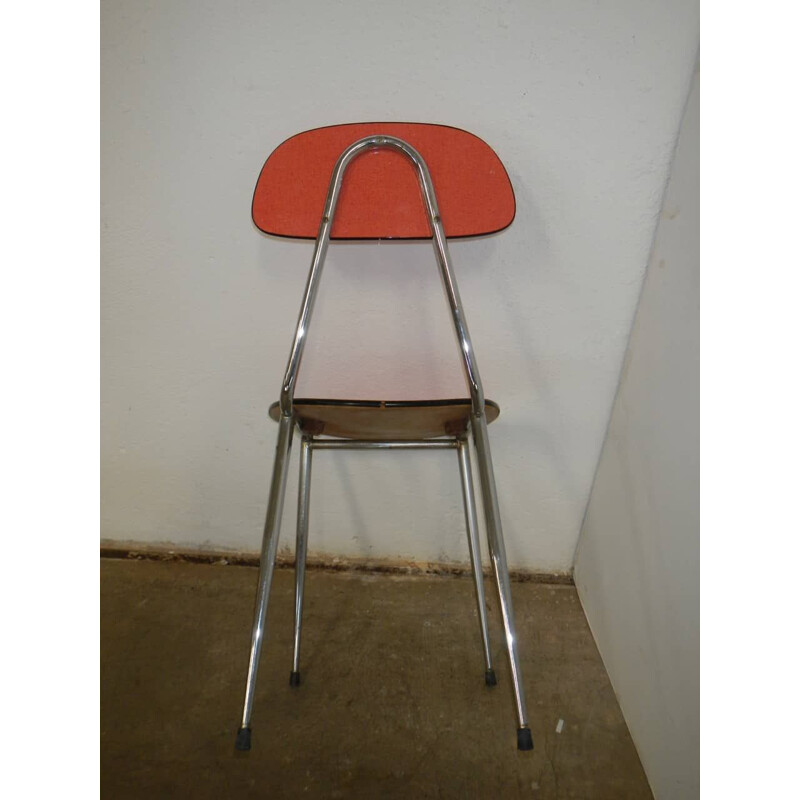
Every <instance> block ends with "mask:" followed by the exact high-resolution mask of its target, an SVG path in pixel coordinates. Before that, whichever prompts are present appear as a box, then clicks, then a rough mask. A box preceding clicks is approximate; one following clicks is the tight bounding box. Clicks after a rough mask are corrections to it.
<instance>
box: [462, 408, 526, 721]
mask: <svg viewBox="0 0 800 800" xmlns="http://www.w3.org/2000/svg"><path fill="white" fill-rule="evenodd" d="M471 427H472V436H473V439H474V441H475V450H476V451H477V453H478V471H479V473H480V476H481V492H482V495H483V513H484V515H485V517H486V533H487V538H488V540H489V554H490V555H491V558H492V564H493V566H494V574H495V577H496V578H497V593H498V595H499V596H500V611H501V613H502V615H503V629H504V631H505V635H506V647H507V649H508V661H509V664H510V666H511V680H512V682H513V684H514V700H515V702H516V707H517V719H518V720H519V727H520V728H524V727H527V725H528V712H527V711H526V709H525V692H524V691H523V689H522V670H521V669H520V666H519V652H518V649H517V635H516V627H515V625H514V609H513V606H512V604H511V581H510V580H509V577H508V563H507V562H506V548H505V544H504V543H503V529H502V526H501V525H500V507H499V505H498V502H497V489H496V488H495V484H494V470H493V469H492V454H491V452H490V451H489V436H488V432H487V430H486V419H485V417H478V416H476V415H473V417H472V426H471Z"/></svg>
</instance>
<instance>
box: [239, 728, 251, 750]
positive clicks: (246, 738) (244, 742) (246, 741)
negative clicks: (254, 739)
mask: <svg viewBox="0 0 800 800" xmlns="http://www.w3.org/2000/svg"><path fill="white" fill-rule="evenodd" d="M236 749H237V750H249V749H250V728H239V730H238V731H237V732H236Z"/></svg>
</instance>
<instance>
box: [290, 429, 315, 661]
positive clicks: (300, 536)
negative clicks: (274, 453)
mask: <svg viewBox="0 0 800 800" xmlns="http://www.w3.org/2000/svg"><path fill="white" fill-rule="evenodd" d="M310 494H311V439H310V438H309V437H308V436H304V437H303V439H302V443H301V445H300V480H299V484H298V488H297V541H296V545H295V557H294V569H295V586H294V658H293V659H292V672H294V673H298V672H300V628H301V626H302V624H303V589H304V587H305V580H306V554H307V553H308V510H309V498H310Z"/></svg>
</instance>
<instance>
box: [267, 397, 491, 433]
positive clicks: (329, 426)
mask: <svg viewBox="0 0 800 800" xmlns="http://www.w3.org/2000/svg"><path fill="white" fill-rule="evenodd" d="M293 407H294V414H295V418H296V419H297V423H298V425H299V426H300V429H301V430H302V431H303V433H307V434H309V435H312V436H335V437H338V438H342V439H370V440H375V441H380V440H391V439H435V438H436V437H439V436H459V435H461V434H463V433H464V432H465V431H466V430H467V426H468V425H469V419H470V412H471V409H472V406H471V402H470V400H469V399H468V398H464V399H455V400H402V401H391V400H325V399H319V398H303V399H295V400H294V404H293ZM280 414H281V411H280V404H279V403H273V405H272V406H270V409H269V415H270V417H272V419H274V420H276V421H277V420H279V419H280ZM485 414H486V422H487V423H490V422H494V420H496V419H497V417H498V416H499V414H500V407H499V406H498V405H497V403H494V402H492V401H491V400H486V402H485Z"/></svg>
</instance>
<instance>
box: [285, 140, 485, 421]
mask: <svg viewBox="0 0 800 800" xmlns="http://www.w3.org/2000/svg"><path fill="white" fill-rule="evenodd" d="M381 147H386V148H389V149H392V150H398V151H400V152H401V153H403V154H404V155H406V156H407V157H408V158H409V159H410V160H411V162H412V163H413V164H414V166H415V167H416V170H417V178H418V179H419V183H420V188H421V189H422V195H423V198H424V200H425V209H426V211H427V213H428V224H429V225H430V228H431V233H432V234H433V249H434V253H435V254H436V261H437V263H438V265H439V271H440V274H441V277H442V282H443V283H444V289H445V293H446V294H447V300H448V303H449V304H450V311H451V313H452V315H453V324H454V326H455V329H456V336H457V338H458V343H459V347H460V349H461V357H462V361H463V366H464V372H465V374H466V378H467V384H468V385H469V390H470V397H471V399H472V410H473V413H475V414H479V415H482V414H483V387H482V386H481V379H480V376H479V374H478V365H477V362H476V361H475V352H474V350H473V348H472V342H471V340H470V336H469V330H468V328H467V321H466V319H465V317H464V313H463V311H462V309H461V298H460V297H459V294H458V286H457V284H456V279H455V276H454V275H453V272H452V270H451V269H450V254H449V251H448V249H447V238H446V237H445V233H444V227H443V226H442V219H441V216H440V215H439V206H438V204H437V202H436V193H435V192H434V189H433V181H432V180H431V175H430V172H429V171H428V167H427V165H426V164H425V162H424V161H423V159H422V156H421V155H420V154H419V153H418V152H417V151H416V150H415V149H414V148H413V147H412V146H411V145H410V144H408V142H404V141H403V140H402V139H397V138H396V137H394V136H367V137H366V138H364V139H359V141H357V142H355V143H353V144H352V145H350V147H348V148H347V150H345V151H344V152H343V153H342V154H341V156H339V160H338V161H337V162H336V166H335V167H334V168H333V174H332V175H331V182H330V185H329V187H328V196H327V199H326V200H325V208H324V211H323V214H322V220H321V221H320V226H319V232H318V234H317V240H316V244H315V245H314V255H313V256H312V258H311V269H310V270H309V273H308V280H307V282H306V290H305V293H304V295H303V302H302V304H301V306H300V315H299V317H298V319H297V329H296V331H295V336H294V343H293V344H292V351H291V353H290V355H289V361H288V362H287V364H286V373H285V374H284V378H283V385H282V388H281V413H282V414H284V415H286V416H289V415H291V413H292V403H293V401H294V387H295V383H296V380H297V372H298V370H299V368H300V362H301V360H302V358H303V349H304V348H305V343H306V338H307V336H308V326H309V323H310V320H311V312H312V311H313V308H314V300H315V299H316V296H317V289H318V288H319V279H320V276H321V275H322V267H323V264H324V262H325V255H326V254H327V252H328V244H329V242H330V238H331V227H332V225H333V217H334V214H335V212H336V204H337V203H338V201H339V193H340V191H341V188H342V179H343V178H344V174H345V172H346V170H347V167H348V166H349V164H350V162H351V161H352V160H353V159H354V158H355V157H356V156H358V155H360V154H361V153H364V152H366V151H368V150H375V149H377V148H381Z"/></svg>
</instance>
